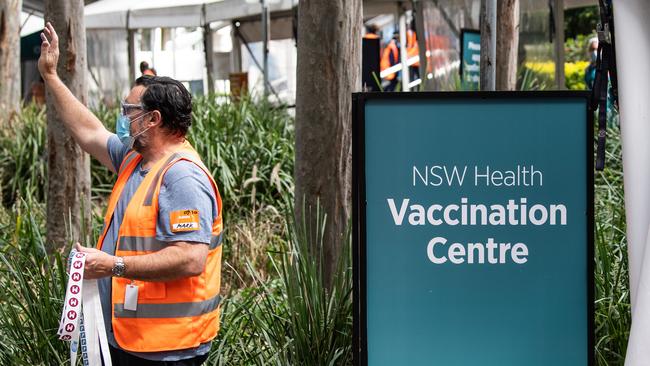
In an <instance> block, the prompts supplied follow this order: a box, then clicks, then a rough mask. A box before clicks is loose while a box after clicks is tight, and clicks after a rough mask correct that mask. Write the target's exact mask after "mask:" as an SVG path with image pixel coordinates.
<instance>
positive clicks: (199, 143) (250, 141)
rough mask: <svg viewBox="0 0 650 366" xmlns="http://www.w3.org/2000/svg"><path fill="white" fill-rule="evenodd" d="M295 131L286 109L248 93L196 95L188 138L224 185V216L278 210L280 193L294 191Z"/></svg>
mask: <svg viewBox="0 0 650 366" xmlns="http://www.w3.org/2000/svg"><path fill="white" fill-rule="evenodd" d="M293 136H294V130H293V122H292V118H290V117H289V115H288V114H287V112H286V110H285V109H281V108H275V107H273V106H272V105H270V104H266V103H254V102H253V101H251V100H249V99H243V100H241V101H239V102H237V103H230V102H226V103H223V104H216V103H214V101H213V100H210V99H206V98H201V99H198V100H195V102H194V114H193V122H192V127H191V128H190V133H189V137H188V138H189V140H190V142H191V143H192V144H193V146H194V148H196V150H197V151H198V153H199V155H200V156H201V158H202V159H203V162H204V163H205V164H206V165H207V166H208V167H209V168H210V169H212V174H213V176H214V178H215V179H216V181H217V182H218V184H219V186H220V189H221V195H222V198H223V201H224V207H225V214H224V218H225V219H228V218H227V217H226V216H225V215H235V216H242V215H245V214H249V213H251V212H254V211H256V210H259V209H264V208H266V209H275V210H276V211H277V210H279V207H275V206H277V205H278V202H281V201H282V200H281V198H282V197H283V196H284V195H287V194H289V195H292V194H293V193H292V192H293V156H294V143H293ZM269 206H271V207H272V208H269Z"/></svg>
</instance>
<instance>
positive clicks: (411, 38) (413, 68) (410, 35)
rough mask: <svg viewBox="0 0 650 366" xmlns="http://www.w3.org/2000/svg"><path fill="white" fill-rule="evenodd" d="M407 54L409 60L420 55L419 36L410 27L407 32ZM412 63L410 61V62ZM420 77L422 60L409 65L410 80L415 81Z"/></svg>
mask: <svg viewBox="0 0 650 366" xmlns="http://www.w3.org/2000/svg"><path fill="white" fill-rule="evenodd" d="M413 25H415V23H413ZM406 55H407V57H408V59H409V60H411V59H412V58H414V57H418V59H419V57H420V47H419V46H418V38H417V35H416V34H415V30H414V29H412V28H411V29H409V30H408V31H407V32H406ZM409 63H410V62H409ZM419 78H420V61H419V60H418V62H415V63H412V64H410V65H409V80H411V81H414V80H417V79H419Z"/></svg>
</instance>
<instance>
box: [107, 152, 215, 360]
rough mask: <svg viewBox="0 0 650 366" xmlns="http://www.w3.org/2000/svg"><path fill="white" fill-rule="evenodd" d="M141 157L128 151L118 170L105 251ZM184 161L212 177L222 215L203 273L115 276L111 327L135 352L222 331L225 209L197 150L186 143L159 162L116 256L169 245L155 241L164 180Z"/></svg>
mask: <svg viewBox="0 0 650 366" xmlns="http://www.w3.org/2000/svg"><path fill="white" fill-rule="evenodd" d="M140 160H142V156H141V155H140V154H138V153H136V152H135V151H131V152H129V153H128V154H127V155H126V156H125V157H124V160H123V161H122V165H121V166H120V169H119V171H118V177H117V182H116V183H115V186H114V187H113V191H112V193H111V197H110V199H109V202H108V209H107V211H106V216H105V217H104V232H103V233H102V235H101V236H100V238H99V241H98V242H97V248H98V249H100V250H101V247H102V244H103V241H104V237H105V236H106V232H107V230H108V227H109V225H110V222H111V219H112V217H113V212H114V210H115V206H116V205H117V201H118V200H119V197H120V196H121V194H122V190H123V189H124V186H125V185H126V182H127V180H128V179H129V176H131V173H133V171H134V170H135V168H136V166H137V165H138V163H139V162H140ZM179 160H188V161H191V162H193V163H194V164H196V165H197V166H199V168H201V170H203V172H204V173H205V174H206V175H207V176H208V177H209V179H210V183H212V188H213V189H214V193H215V196H216V198H217V207H218V210H219V212H218V217H217V218H216V219H215V220H214V221H213V223H212V240H211V243H210V245H209V251H208V257H207V260H206V264H205V269H204V270H203V273H201V274H200V275H198V276H193V277H187V278H181V279H177V280H173V281H169V282H147V281H138V280H135V281H134V280H130V279H126V278H120V277H113V278H112V287H113V289H112V294H111V300H112V301H111V306H112V311H111V314H112V324H113V331H114V333H115V339H116V340H117V343H118V344H119V345H120V347H122V348H123V349H125V350H127V351H132V352H157V351H171V350H179V349H186V348H194V347H197V346H199V345H200V344H201V343H205V342H208V341H210V340H211V339H213V338H214V337H215V336H216V335H217V333H218V331H219V312H220V307H219V303H220V300H221V298H220V296H219V289H220V287H221V251H222V249H221V240H222V236H221V234H222V226H223V225H222V212H223V209H222V206H221V196H220V195H219V189H218V188H217V184H216V183H215V181H214V179H213V178H212V176H211V175H210V171H209V170H208V169H207V168H206V167H205V165H204V164H203V162H202V161H201V159H200V158H199V156H198V154H197V153H196V151H195V150H194V148H193V147H192V146H191V145H190V144H189V142H187V141H186V142H185V143H184V144H183V146H182V147H181V148H180V149H179V150H178V151H176V152H174V153H172V154H169V155H168V156H166V157H164V158H162V159H160V160H159V161H158V162H156V163H155V165H154V166H153V167H152V168H151V170H150V171H149V173H147V175H146V176H145V177H144V179H143V181H142V183H141V184H140V186H139V187H138V189H137V191H136V192H135V194H134V195H133V198H131V201H130V202H129V203H128V205H127V208H126V212H125V214H124V218H123V220H122V224H121V225H120V230H119V233H118V238H117V243H116V248H115V255H117V256H132V255H144V254H148V253H153V252H156V251H158V250H160V249H162V248H164V247H165V246H166V245H167V244H168V243H166V242H161V241H158V240H156V222H157V217H158V194H159V192H160V186H161V184H162V180H163V176H164V175H165V173H166V172H167V170H168V169H169V168H170V167H171V166H172V165H174V164H175V163H176V162H178V161H179ZM130 283H133V284H134V285H137V286H138V305H137V309H136V311H130V310H125V309H124V295H125V291H126V286H127V285H128V284H130Z"/></svg>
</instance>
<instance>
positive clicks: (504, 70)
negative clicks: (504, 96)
mask: <svg viewBox="0 0 650 366" xmlns="http://www.w3.org/2000/svg"><path fill="white" fill-rule="evenodd" d="M497 19H498V22H497V54H496V59H497V65H496V66H497V68H496V78H497V79H496V89H497V90H515V89H516V88H517V52H518V49H519V47H518V46H519V0H502V1H499V2H498V7H497Z"/></svg>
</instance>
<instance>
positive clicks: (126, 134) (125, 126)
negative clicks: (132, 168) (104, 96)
mask: <svg viewBox="0 0 650 366" xmlns="http://www.w3.org/2000/svg"><path fill="white" fill-rule="evenodd" d="M121 107H122V108H121V113H120V115H119V116H118V117H117V121H116V122H115V134H116V135H117V137H118V138H119V139H120V141H122V143H123V144H124V145H125V146H127V147H128V149H129V150H130V149H132V148H133V144H134V142H135V139H136V137H138V136H140V135H142V134H143V133H144V132H145V131H146V130H148V129H149V128H146V129H145V130H143V131H140V132H139V133H137V134H136V135H135V136H131V123H133V122H135V121H136V120H138V119H140V118H142V117H144V116H146V115H148V114H149V113H143V114H141V115H139V116H136V117H135V118H133V119H131V118H129V116H128V115H127V111H128V108H138V109H142V106H141V105H139V104H126V103H124V102H122V105H121Z"/></svg>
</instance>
